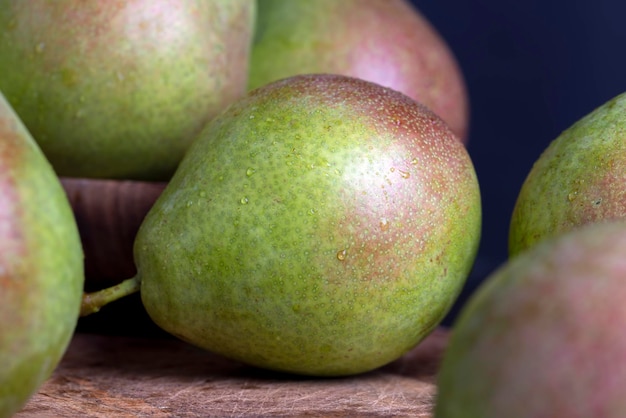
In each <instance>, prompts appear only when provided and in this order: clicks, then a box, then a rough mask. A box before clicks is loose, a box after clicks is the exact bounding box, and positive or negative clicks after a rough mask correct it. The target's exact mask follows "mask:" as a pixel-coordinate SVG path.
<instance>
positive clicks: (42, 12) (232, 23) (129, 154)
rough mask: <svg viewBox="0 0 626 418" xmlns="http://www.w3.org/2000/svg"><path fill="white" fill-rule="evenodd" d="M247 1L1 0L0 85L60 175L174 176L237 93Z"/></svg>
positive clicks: (250, 0)
mask: <svg viewBox="0 0 626 418" xmlns="http://www.w3.org/2000/svg"><path fill="white" fill-rule="evenodd" d="M255 10H256V3H255V1H254V0H215V1H192V0H180V1H178V0H177V1H173V0H130V1H128V0H111V1H103V2H85V1H80V0H60V1H53V2H30V1H28V2H23V1H4V2H2V6H1V7H0V27H2V28H5V29H3V30H2V31H0V62H2V77H1V78H0V89H2V90H3V91H4V93H5V96H6V98H7V99H8V100H9V102H10V103H11V104H12V106H13V107H14V109H15V111H16V112H17V113H18V115H19V116H20V118H21V119H22V120H23V121H24V124H25V125H26V126H27V128H28V129H29V131H30V132H31V134H32V135H33V137H34V138H35V140H36V141H37V142H38V144H39V145H40V147H41V148H42V150H43V151H44V153H45V155H46V157H47V158H48V160H49V161H50V162H51V163H52V165H53V167H54V168H55V170H56V172H57V173H58V174H59V175H60V176H67V177H89V178H107V179H113V178H114V179H134V180H163V181H166V180H169V177H170V176H171V174H172V172H173V171H174V170H175V168H176V166H177V164H178V163H179V161H180V159H181V158H182V155H183V154H184V152H185V150H186V149H187V147H188V146H189V143H190V142H191V140H192V138H193V137H194V136H195V135H197V134H198V132H199V131H200V129H202V127H203V126H204V125H205V124H206V122H207V121H209V120H210V119H211V118H212V117H213V116H215V115H216V114H217V113H219V112H220V111H221V110H222V109H223V108H224V107H225V106H226V105H228V104H229V103H230V102H232V101H234V100H235V99H237V98H239V97H240V96H243V95H244V94H245V91H246V82H247V77H248V55H249V50H250V46H251V42H252V36H253V27H254V19H255Z"/></svg>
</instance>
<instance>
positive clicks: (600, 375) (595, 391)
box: [434, 220, 626, 418]
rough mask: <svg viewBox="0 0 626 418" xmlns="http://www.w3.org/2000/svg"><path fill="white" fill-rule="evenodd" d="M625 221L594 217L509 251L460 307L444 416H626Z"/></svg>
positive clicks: (445, 381) (441, 391)
mask: <svg viewBox="0 0 626 418" xmlns="http://www.w3.org/2000/svg"><path fill="white" fill-rule="evenodd" d="M624 254H626V223H624V222H623V220H613V221H608V222H602V223H593V224H586V225H583V226H581V227H580V228H577V229H575V230H570V231H567V232H564V233H563V234H560V235H559V236H555V237H552V238H549V239H545V240H542V241H541V242H538V243H537V244H536V245H535V246H533V247H532V248H529V249H528V250H526V251H524V252H523V253H520V254H519V255H518V256H516V257H514V258H512V259H510V260H509V261H508V262H507V263H506V264H505V265H503V266H501V268H500V269H499V270H497V271H496V272H494V273H493V274H492V275H491V276H490V277H488V278H487V280H486V281H485V282H483V284H482V285H481V287H480V288H479V289H478V290H477V291H476V292H475V293H474V294H473V295H472V298H471V299H470V300H469V301H468V302H467V303H466V304H465V305H464V307H463V309H462V310H461V312H460V314H459V315H458V317H457V319H456V322H455V325H454V328H453V329H452V334H451V338H450V340H449V342H448V346H447V349H446V351H445V352H444V357H443V361H442V363H441V366H440V369H439V374H438V380H437V387H438V395H437V406H436V408H435V414H434V416H435V417H436V418H503V417H507V418H545V417H559V418H560V417H568V418H588V417H602V418H621V417H624V416H626V397H624V386H626V361H625V360H626V334H624V333H623V332H620V331H621V330H622V329H623V327H624V326H625V325H626V305H624V299H625V298H626V287H625V286H624V277H626V263H625V262H624Z"/></svg>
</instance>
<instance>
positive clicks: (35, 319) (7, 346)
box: [0, 94, 84, 418]
mask: <svg viewBox="0 0 626 418" xmlns="http://www.w3.org/2000/svg"><path fill="white" fill-rule="evenodd" d="M83 283H84V275H83V258H82V249H81V244H80V238H79V234H78V228H77V227H76V223H75V221H74V218H73V214H72V210H71V208H70V205H69V203H68V201H67V198H66V195H65V193H64V191H63V188H62V187H61V183H60V181H59V179H58V178H57V177H56V174H55V173H54V171H53V169H52V167H51V166H50V164H49V162H48V161H47V160H46V158H45V157H44V155H43V153H42V151H41V150H40V148H39V147H38V146H37V144H36V142H35V141H34V140H33V139H32V137H31V136H30V134H29V132H28V131H27V130H26V128H25V127H24V125H23V124H22V122H21V121H20V120H19V118H18V117H17V115H16V114H15V112H14V111H13V109H12V108H11V107H10V105H9V104H8V102H7V101H6V99H5V98H4V96H3V95H2V94H0V417H2V418H4V417H10V416H12V415H13V414H14V413H16V412H17V411H18V410H19V409H20V408H21V407H22V406H23V405H24V404H25V403H26V402H27V401H28V399H29V398H30V396H32V394H33V393H34V392H35V391H36V390H37V389H38V388H39V386H40V385H41V384H42V383H43V382H44V381H45V380H46V379H47V378H48V377H49V376H50V374H51V373H52V371H53V369H54V368H55V367H56V365H57V364H58V362H59V361H60V359H61V357H62V356H63V354H64V352H65V349H66V348H67V345H68V343H69V341H70V338H71V336H72V334H73V332H74V329H75V327H76V323H77V321H78V316H79V311H80V306H81V295H82V292H83Z"/></svg>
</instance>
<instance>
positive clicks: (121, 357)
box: [15, 329, 447, 418]
mask: <svg viewBox="0 0 626 418" xmlns="http://www.w3.org/2000/svg"><path fill="white" fill-rule="evenodd" d="M446 342H447V331H446V330H444V329H439V330H436V331H435V332H433V333H432V334H431V335H430V336H429V337H428V338H427V339H425V340H424V341H423V342H422V343H421V344H420V345H419V346H418V347H416V348H415V349H414V350H412V351H411V352H409V353H407V354H406V355H405V356H404V357H402V358H401V359H399V360H397V361H395V362H393V363H391V364H389V365H387V366H385V367H382V368H380V369H378V370H375V371H373V372H370V373H365V374H362V375H358V376H352V377H346V378H332V379H329V378H307V377H296V376H291V375H286V374H280V373H274V372H269V371H264V370H260V369H256V368H253V367H250V366H246V365H244V364H241V363H238V362H235V361H231V360H228V359H225V358H223V357H220V356H217V355H214V354H212V353H208V352H206V351H203V350H200V349H198V348H195V347H193V346H191V345H189V344H186V343H184V342H181V341H178V340H176V339H173V338H160V337H159V338H137V337H129V336H112V335H98V334H88V333H77V334H76V335H75V336H74V338H73V341H72V343H71V345H70V347H69V349H68V351H67V353H66V355H65V357H64V359H63V361H62V363H61V364H60V365H59V367H58V368H57V370H56V371H55V373H54V374H53V376H52V377H51V378H50V379H49V380H48V381H47V382H46V383H45V384H44V385H43V386H42V387H41V388H40V390H39V392H38V393H37V394H36V395H34V396H33V398H31V400H30V401H29V403H28V404H27V405H26V406H25V407H24V408H23V410H22V411H21V412H19V413H18V414H17V415H16V416H15V417H16V418H27V417H74V416H77V417H78V416H80V417H86V418H91V417H93V418H100V417H107V418H108V417H263V416H267V417H346V416H357V417H431V410H432V407H433V403H434V399H435V393H436V388H435V374H436V371H437V367H438V364H439V362H440V359H441V356H442V353H443V350H444V348H445V345H446Z"/></svg>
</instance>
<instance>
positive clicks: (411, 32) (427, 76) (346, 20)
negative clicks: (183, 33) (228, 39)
mask: <svg viewBox="0 0 626 418" xmlns="http://www.w3.org/2000/svg"><path fill="white" fill-rule="evenodd" d="M306 73H334V74H343V75H348V76H352V77H357V78H362V79H364V80H368V81H372V82H375V83H377V84H381V85H383V86H385V87H390V88H392V89H395V90H398V91H400V92H402V93H404V94H406V95H408V96H410V97H412V98H413V99H414V100H417V101H419V102H421V103H423V104H424V105H426V106H427V107H429V108H430V109H431V110H433V111H434V112H435V113H436V114H438V115H439V116H440V117H441V118H442V119H443V120H444V121H445V122H446V123H448V125H449V126H450V127H451V128H452V131H454V133H455V134H456V135H457V136H458V137H459V138H460V139H461V140H462V141H463V142H466V141H467V133H468V125H469V104H468V99H467V91H466V86H465V81H464V79H463V76H462V73H461V70H460V68H459V66H458V64H457V62H456V59H455V57H454V55H453V53H452V50H451V49H450V48H449V46H448V45H447V43H446V42H445V40H444V39H443V38H442V37H441V35H440V34H439V33H438V32H437V30H436V28H435V27H433V25H432V24H431V23H430V22H429V21H428V20H427V19H426V18H425V17H424V16H423V15H422V14H421V13H420V12H419V11H418V10H417V9H416V8H415V7H414V6H413V5H412V4H410V3H409V2H408V1H406V0H365V1H363V0H342V1H336V0H315V1H310V0H259V3H258V19H257V25H256V33H255V39H254V44H253V46H252V55H251V58H250V80H249V87H250V88H256V87H260V86H262V85H264V84H267V83H269V82H271V81H275V80H278V79H281V78H285V77H288V76H293V75H297V74H306Z"/></svg>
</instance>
